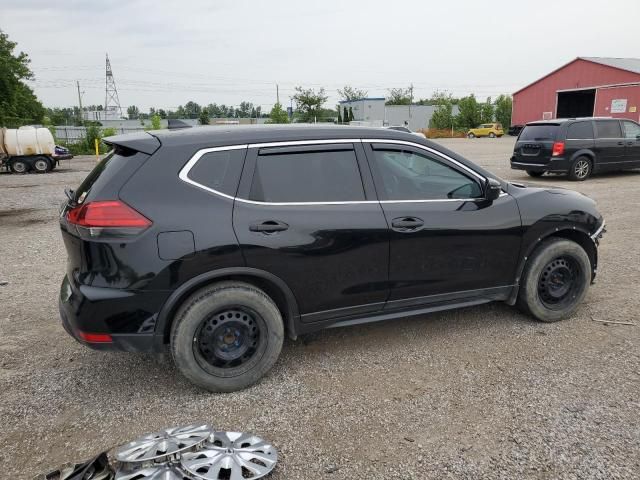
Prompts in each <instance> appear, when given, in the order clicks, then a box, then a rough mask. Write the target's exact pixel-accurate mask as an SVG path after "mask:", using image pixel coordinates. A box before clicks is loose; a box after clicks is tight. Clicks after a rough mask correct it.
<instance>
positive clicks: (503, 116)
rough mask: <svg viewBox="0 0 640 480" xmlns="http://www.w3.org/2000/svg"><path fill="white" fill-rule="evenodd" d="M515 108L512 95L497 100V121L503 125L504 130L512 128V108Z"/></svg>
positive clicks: (500, 96)
mask: <svg viewBox="0 0 640 480" xmlns="http://www.w3.org/2000/svg"><path fill="white" fill-rule="evenodd" d="M512 107H513V100H512V99H511V96H510V95H499V96H498V98H496V111H495V115H496V121H497V122H499V123H500V124H502V127H503V128H509V127H510V126H511V108H512Z"/></svg>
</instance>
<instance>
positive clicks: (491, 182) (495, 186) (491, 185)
mask: <svg viewBox="0 0 640 480" xmlns="http://www.w3.org/2000/svg"><path fill="white" fill-rule="evenodd" d="M501 193H502V184H501V183H500V182H499V181H498V180H496V179H495V178H488V179H487V183H486V184H485V196H486V197H487V200H489V201H491V202H492V201H494V200H496V199H497V198H498V197H499V196H500V194H501Z"/></svg>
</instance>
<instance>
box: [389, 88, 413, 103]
mask: <svg viewBox="0 0 640 480" xmlns="http://www.w3.org/2000/svg"><path fill="white" fill-rule="evenodd" d="M386 104H387V105H411V89H410V88H392V89H390V90H389V95H387V101H386Z"/></svg>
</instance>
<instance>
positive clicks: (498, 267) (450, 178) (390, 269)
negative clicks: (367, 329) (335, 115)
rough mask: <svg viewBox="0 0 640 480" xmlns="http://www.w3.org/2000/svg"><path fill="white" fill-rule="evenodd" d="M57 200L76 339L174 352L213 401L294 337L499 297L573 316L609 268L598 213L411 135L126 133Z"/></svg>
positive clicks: (253, 375) (549, 314)
mask: <svg viewBox="0 0 640 480" xmlns="http://www.w3.org/2000/svg"><path fill="white" fill-rule="evenodd" d="M106 142H107V143H108V144H110V145H111V146H112V147H113V150H112V152H111V153H110V154H108V155H107V157H106V158H105V159H103V160H102V161H101V162H100V163H99V164H98V165H97V166H96V167H95V169H94V170H93V171H92V172H91V173H90V174H89V175H88V176H87V178H86V179H85V180H84V181H83V182H82V184H81V185H80V187H79V188H78V189H77V190H76V191H75V192H72V191H68V192H67V193H68V197H69V200H68V201H67V202H65V203H64V204H63V206H62V209H61V212H60V226H61V229H62V236H63V239H64V243H65V246H66V249H67V252H68V264H67V272H66V276H65V277H64V280H63V282H62V287H61V292H60V300H59V306H60V313H61V316H62V323H63V325H64V326H65V329H66V330H67V332H68V333H69V334H70V335H72V336H73V337H74V338H75V339H77V340H78V341H79V342H81V343H83V344H85V345H87V346H89V347H92V348H96V349H112V350H125V351H146V352H162V351H164V350H166V348H167V346H168V347H169V348H170V350H171V352H172V355H173V358H174V361H175V363H176V365H177V367H178V368H179V369H180V371H181V372H182V373H183V374H184V375H185V376H186V377H188V378H189V379H190V380H191V381H192V382H194V383H195V384H197V385H199V386H201V387H204V388H206V389H209V390H212V391H233V390H237V389H241V388H244V387H247V386H248V385H251V384H252V383H254V382H256V381H257V380H258V379H260V378H261V377H262V376H263V375H264V374H265V373H266V372H267V371H268V370H269V369H270V368H271V367H272V366H273V364H274V363H275V361H276V359H277V358H278V355H279V353H280V350H281V347H282V343H283V338H284V336H285V334H286V335H288V336H289V337H291V338H293V339H295V338H296V337H297V336H298V335H300V334H304V333H307V332H312V331H314V330H318V329H322V328H326V327H335V326H343V325H355V324H359V323H363V322H372V321H377V320H390V319H395V318H401V317H406V316H410V315H418V314H424V313H426V312H433V311H439V310H447V309H452V308H457V307H464V306H470V305H479V304H483V303H486V302H490V301H496V300H498V301H504V302H506V303H508V304H510V305H517V306H518V307H519V308H520V309H521V310H523V311H525V312H527V313H529V314H530V315H532V316H533V317H535V318H537V319H539V320H542V321H545V322H554V321H557V320H561V319H564V318H567V317H568V316H569V315H571V313H572V312H573V311H574V310H575V309H576V308H577V306H578V305H579V303H580V302H581V301H582V300H583V298H584V297H585V294H586V293H587V289H588V287H589V284H590V283H591V282H592V281H593V279H594V277H595V275H596V266H597V245H598V239H599V238H600V236H601V235H602V234H603V232H604V226H605V224H604V221H603V218H602V216H601V215H600V214H599V213H598V211H597V210H596V206H595V202H594V201H593V200H591V199H589V198H587V197H586V196H584V195H581V194H579V193H576V192H573V191H570V190H562V189H556V188H532V187H525V186H523V185H518V184H514V183H508V182H505V181H503V180H500V179H499V178H497V177H496V176H495V175H493V174H491V173H490V172H488V171H486V170H484V169H483V168H481V167H479V166H477V165H475V164H474V163H472V162H470V161H469V160H466V159H465V158H462V157H461V156H459V155H457V154H456V153H454V152H452V151H449V150H447V149H445V148H443V147H442V146H440V145H437V144H435V143H432V142H430V141H428V140H426V139H421V138H418V137H416V136H415V135H411V134H407V133H403V132H398V131H394V130H389V129H375V128H358V127H308V128H300V127H298V128H295V127H291V126H288V127H277V126H273V127H271V128H268V127H263V128H260V127H250V128H244V127H234V128H232V129H227V128H224V127H201V128H191V129H182V130H174V131H157V132H147V133H137V134H131V135H123V136H115V137H110V138H108V139H106Z"/></svg>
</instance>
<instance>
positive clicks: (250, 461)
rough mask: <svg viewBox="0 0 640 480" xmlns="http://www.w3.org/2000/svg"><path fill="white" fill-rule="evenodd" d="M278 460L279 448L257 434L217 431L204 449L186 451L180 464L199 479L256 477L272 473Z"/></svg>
mask: <svg viewBox="0 0 640 480" xmlns="http://www.w3.org/2000/svg"><path fill="white" fill-rule="evenodd" d="M277 461H278V452H277V451H276V449H275V448H273V446H272V445H271V444H269V443H267V442H265V441H264V440H262V439H261V438H259V437H256V436H255V435H251V434H247V433H239V432H215V433H214V434H213V435H212V436H211V437H210V438H209V440H207V442H205V444H204V445H203V447H202V450H199V451H197V452H189V453H185V454H183V455H182V458H181V460H180V465H181V466H182V468H183V469H184V470H185V471H186V472H188V473H189V474H190V475H191V476H192V477H193V478H197V479H207V480H218V479H232V480H235V479H238V480H240V479H252V480H253V479H258V478H262V477H264V476H265V475H268V474H269V473H271V471H272V470H273V468H274V467H275V465H276V462H277Z"/></svg>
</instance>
